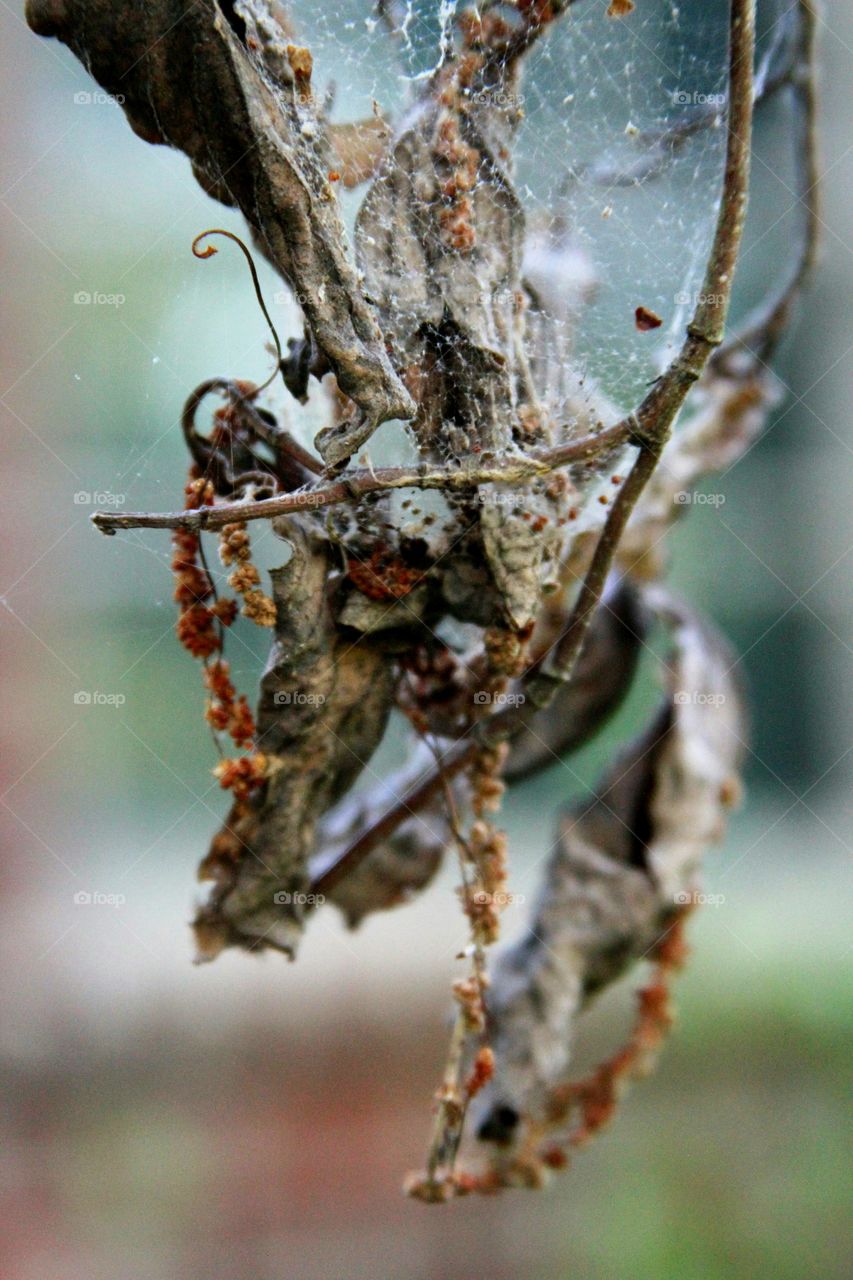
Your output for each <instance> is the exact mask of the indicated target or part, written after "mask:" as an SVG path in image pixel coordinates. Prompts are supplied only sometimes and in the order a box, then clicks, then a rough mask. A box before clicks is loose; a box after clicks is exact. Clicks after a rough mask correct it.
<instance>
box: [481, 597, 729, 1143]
mask: <svg viewBox="0 0 853 1280" xmlns="http://www.w3.org/2000/svg"><path fill="white" fill-rule="evenodd" d="M647 603H648V604H649V606H650V607H652V608H653V609H654V610H655V612H656V613H657V614H658V615H659V616H661V617H663V618H664V619H665V620H666V621H667V622H668V623H669V625H670V626H671V627H672V630H673V644H674V649H673V653H672V656H671V659H670V661H669V663H668V670H667V679H666V683H667V696H666V699H665V701H664V703H663V705H662V707H661V709H660V711H659V712H658V714H657V715H656V716H655V718H654V719H653V721H652V723H651V725H650V726H649V728H648V730H647V731H646V732H645V733H644V734H643V735H642V737H641V738H640V739H638V740H637V742H635V743H634V744H633V746H632V747H631V748H630V749H629V750H628V751H627V752H626V754H625V755H624V756H623V758H622V759H621V760H620V761H618V762H617V764H616V766H615V767H614V768H613V769H612V770H611V771H610V773H609V774H608V776H607V778H606V779H605V780H604V782H603V784H602V786H601V789H600V790H599V792H598V794H597V798H596V799H595V800H593V802H592V803H591V804H582V805H579V806H578V807H577V808H576V809H575V810H574V811H573V812H572V813H570V814H568V815H567V816H565V817H563V818H562V819H561V821H560V827H559V833H560V839H559V843H558V845H557V847H556V849H555V851H554V853H553V854H552V856H551V859H550V862H549V865H548V869H547V873H546V877H545V884H544V887H543V890H542V893H541V896H540V899H539V903H538V906H537V907H536V909H535V912H534V917H533V921H532V924H531V927H530V930H529V932H528V934H527V935H526V936H525V937H524V938H522V940H521V941H520V942H519V943H518V944H517V945H516V946H514V947H513V948H512V949H511V950H509V951H508V952H506V953H504V955H503V956H502V957H501V958H500V959H499V962H498V964H497V966H496V971H495V974H494V977H493V983H492V993H491V996H490V1001H489V1013H490V1018H491V1022H492V1026H493V1028H494V1037H493V1041H492V1043H493V1046H494V1049H495V1055H496V1071H495V1079H494V1081H493V1082H492V1084H490V1085H489V1086H488V1087H487V1089H486V1090H485V1091H484V1094H483V1098H482V1101H481V1102H480V1106H481V1113H480V1135H481V1137H483V1138H484V1139H487V1140H490V1141H496V1142H499V1143H507V1142H515V1141H517V1140H521V1132H522V1130H523V1128H524V1126H523V1125H521V1124H520V1120H521V1117H526V1118H528V1119H531V1120H532V1122H533V1123H534V1124H544V1121H545V1112H546V1106H547V1099H548V1097H549V1094H550V1091H551V1090H552V1089H553V1088H554V1087H555V1086H556V1085H557V1084H558V1083H559V1082H560V1081H561V1080H562V1079H563V1078H564V1077H565V1073H566V1069H567V1066H568V1064H569V1061H570V1058H571V1053H572V1044H573V1040H574V1036H575V1023H576V1020H577V1017H578V1015H579V1013H580V1012H581V1011H582V1010H583V1008H584V1007H585V1005H586V1004H587V1003H588V1001H589V1000H590V999H591V998H592V997H593V996H594V995H595V994H596V993H597V992H599V991H600V990H602V989H603V988H604V987H605V986H607V985H608V984H609V983H611V982H613V981H614V980H615V979H616V978H618V977H619V976H620V975H621V974H622V973H623V972H624V971H625V969H626V968H627V967H628V966H629V965H630V964H631V963H633V962H635V961H637V960H638V959H640V958H641V957H643V956H644V955H645V954H646V953H647V952H648V951H649V950H650V948H652V947H653V946H654V945H655V943H656V942H657V941H658V940H659V939H660V938H661V937H662V936H663V935H664V934H665V933H666V930H667V928H668V927H669V924H670V923H671V921H672V920H673V918H674V915H675V914H676V913H677V912H678V911H679V909H680V908H681V907H682V905H683V903H684V901H686V900H687V899H688V898H690V897H692V893H693V890H694V889H695V886H696V878H697V874H698V871H699V866H700V863H701V860H702V857H703V855H704V854H705V852H706V850H707V848H708V847H709V845H711V844H712V843H714V842H716V841H718V840H719V839H720V837H721V836H722V833H723V828H724V822H725V815H726V812H727V810H728V809H729V808H730V806H731V804H732V802H733V800H734V798H735V797H736V795H737V792H738V780H737V773H738V767H739V763H740V759H741V756H742V752H743V744H742V740H741V739H742V735H743V733H744V728H743V712H742V709H741V701H740V698H739V695H738V692H737V689H736V687H735V684H734V682H733V679H732V676H731V674H730V668H731V665H732V659H731V655H730V652H729V650H728V648H727V646H726V645H725V644H724V643H723V642H722V640H721V639H720V637H719V635H718V634H717V633H716V632H714V631H713V630H712V629H711V628H710V627H708V626H707V625H706V624H704V623H700V622H699V621H698V620H697V619H696V618H695V616H694V615H692V614H691V613H690V612H689V611H688V610H687V609H686V608H684V607H683V606H681V605H680V604H676V603H675V602H674V601H673V600H671V599H670V598H669V597H666V596H664V594H663V593H662V592H655V593H654V594H651V593H648V595H647Z"/></svg>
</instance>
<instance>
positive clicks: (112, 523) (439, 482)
mask: <svg viewBox="0 0 853 1280" xmlns="http://www.w3.org/2000/svg"><path fill="white" fill-rule="evenodd" d="M635 425H636V424H635V423H634V421H633V417H632V416H629V417H626V418H623V419H621V420H620V421H619V422H617V423H615V424H614V425H613V426H612V427H607V428H605V429H604V430H602V431H600V432H598V433H597V434H596V435H588V436H583V437H582V438H581V439H580V440H573V441H569V442H568V443H566V444H560V445H555V446H554V447H553V448H550V449H534V450H531V451H530V453H528V454H524V455H519V456H518V457H512V458H502V459H499V460H496V461H495V462H493V463H492V464H490V465H488V466H483V467H479V468H477V469H476V470H468V469H467V468H462V467H433V466H430V465H429V464H428V463H422V464H419V465H417V466H414V467H380V468H379V469H378V470H373V469H371V468H370V467H360V468H358V469H357V470H355V471H348V472H347V473H346V474H345V475H343V476H341V477H340V478H339V479H336V480H334V481H332V482H331V483H329V484H327V485H319V486H316V487H314V488H308V489H297V490H296V491H295V492H294V493H282V494H277V495H276V497H274V498H265V499H263V500H262V501H260V502H226V503H221V504H220V505H219V506H215V507H198V508H196V509H195V510H187V511H169V512H141V511H125V512H114V511H96V512H95V514H94V515H93V516H92V522H93V524H94V525H95V526H96V527H97V528H98V529H100V530H101V532H102V533H106V534H113V533H116V532H117V531H118V530H119V529H182V528H183V529H194V530H199V531H200V530H202V529H219V528H221V527H222V525H224V524H229V523H230V522H231V521H232V520H272V519H274V518H275V517H277V516H283V515H289V514H291V513H292V512H295V511H305V510H311V509H313V508H316V507H329V506H334V505H336V504H339V503H342V502H352V500H353V499H355V498H361V497H364V495H365V494H369V493H377V492H380V491H381V490H384V489H410V488H411V489H445V490H449V489H470V490H473V489H476V488H477V486H478V485H481V484H514V483H516V482H518V481H521V480H527V479H529V478H530V477H531V476H541V475H547V474H548V473H549V472H551V471H554V470H556V469H557V468H558V467H566V466H571V465H572V463H577V462H586V461H589V460H590V459H592V458H594V457H595V456H596V455H598V454H603V453H609V452H610V451H611V450H612V449H615V448H617V447H618V446H619V445H620V444H626V443H627V442H628V441H629V440H630V439H631V435H632V432H633V430H634V428H635Z"/></svg>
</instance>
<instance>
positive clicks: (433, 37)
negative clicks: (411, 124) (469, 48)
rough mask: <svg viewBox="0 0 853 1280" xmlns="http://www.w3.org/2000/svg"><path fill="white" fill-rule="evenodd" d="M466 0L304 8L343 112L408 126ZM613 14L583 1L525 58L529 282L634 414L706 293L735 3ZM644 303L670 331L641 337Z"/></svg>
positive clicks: (583, 372) (520, 148)
mask: <svg viewBox="0 0 853 1280" xmlns="http://www.w3.org/2000/svg"><path fill="white" fill-rule="evenodd" d="M470 8H471V6H470V5H466V4H464V3H462V0H398V2H397V3H389V4H387V5H384V6H383V5H380V6H377V5H376V4H374V3H372V2H371V0H337V3H335V5H334V6H332V7H331V8H329V7H322V6H316V7H314V8H313V9H311V10H310V11H308V12H305V11H299V12H298V14H297V17H298V22H299V37H300V39H302V38H304V39H305V40H306V43H309V44H310V46H311V48H312V50H313V51H314V56H315V65H316V66H317V68H318V71H319V74H320V76H321V78H322V77H323V75H324V73H326V74H327V75H328V78H329V79H330V80H331V81H332V82H333V83H334V89H333V93H334V103H333V107H332V119H333V120H336V121H355V120H359V119H365V118H369V117H370V115H371V113H372V112H373V110H374V103H375V104H377V106H378V108H379V109H380V110H381V111H382V113H383V114H384V115H385V116H386V117H387V118H388V119H389V120H390V121H391V123H392V126H399V124H400V121H401V120H403V119H405V113H406V111H407V109H409V108H410V107H411V106H412V104H413V103H415V102H416V101H417V98H418V95H419V94H421V93H423V91H424V87H425V84H426V83H427V82H428V80H429V78H430V76H431V75H432V74H433V73H434V72H435V71H436V70H438V69H439V68H440V67H441V66H442V65H444V64H445V63H446V62H447V60H448V59H449V58H451V57H452V54H453V49H454V42H455V38H456V37H455V30H456V20H457V19H458V17H459V15H460V13H461V12H463V10H465V9H470ZM500 8H501V9H502V10H504V11H506V12H507V14H512V13H513V6H510V5H505V6H500ZM606 10H607V4H606V2H605V0H576V3H575V5H573V6H572V7H571V8H570V10H569V11H568V12H567V13H566V14H564V15H563V17H562V18H560V19H559V20H558V21H556V22H555V23H554V24H553V26H552V28H551V29H550V30H549V31H548V32H547V34H546V35H545V36H544V37H543V38H541V39H540V40H539V41H538V43H537V44H536V46H535V47H534V49H533V50H532V51H531V53H530V54H529V55H528V57H527V59H526V61H525V65H524V71H523V76H522V81H521V85H520V92H519V95H518V97H519V105H520V106H521V109H522V111H523V121H522V123H521V126H520V130H519V133H518V136H517V143H516V147H515V158H514V181H515V187H516V193H517V195H518V197H519V199H520V200H521V202H522V205H523V207H524V209H525V214H526V218H527V248H526V252H525V262H524V274H525V278H526V280H527V281H528V282H529V283H530V284H531V285H532V286H533V287H534V288H535V289H536V290H537V292H541V293H542V294H543V295H544V296H545V299H546V302H547V304H548V306H549V310H550V312H551V314H552V316H553V317H554V318H555V319H556V323H557V325H558V326H562V328H563V329H564V334H563V352H562V354H563V355H565V354H566V353H568V352H569V350H570V352H571V356H570V360H569V364H570V366H571V376H572V377H574V378H576V379H577V384H578V386H577V387H575V388H574V390H575V392H577V390H578V389H580V393H581V394H582V395H584V396H585V397H586V398H588V399H589V401H590V402H592V400H593V398H594V397H595V395H596V392H598V391H600V393H602V394H603V395H604V396H605V397H606V398H607V399H609V400H610V401H611V402H612V403H613V405H614V406H615V407H616V409H617V410H618V411H624V410H625V409H627V408H630V407H631V406H632V405H633V404H634V403H635V402H636V401H637V400H638V399H639V398H640V397H641V396H642V393H643V390H644V388H645V386H646V385H647V384H648V382H649V381H650V380H651V379H653V378H654V377H655V376H656V375H657V374H658V373H659V372H660V369H661V367H662V366H663V365H664V364H665V363H666V362H667V360H668V359H669V358H670V357H671V355H672V353H673V352H674V350H675V349H676V347H677V346H678V344H679V342H680V339H681V336H682V334H683V329H684V324H685V321H686V319H687V317H688V316H689V314H690V312H691V311H692V308H693V305H694V302H695V297H696V294H697V292H698V291H699V290H700V288H701V283H702V278H703V273H704V263H705V258H706V256H707V251H708V246H709V244H710V239H711V235H712V233H713V226H714V219H715V215H716V209H717V202H718V195H719V189H720V182H721V175H722V164H723V152H724V145H725V130H724V128H722V127H721V123H722V112H723V110H724V102H725V97H724V90H725V79H726V28H727V6H726V5H725V4H722V3H718V4H707V3H701V2H699V0H687V3H681V4H674V3H670V2H666V0H664V2H661V0H655V2H654V3H652V2H651V0H638V3H637V5H636V8H635V10H634V11H633V12H632V13H631V14H630V15H629V16H628V17H626V18H624V19H614V18H610V17H608V16H607V12H606ZM392 25H393V27H394V28H395V31H396V34H392V32H391V30H390V27H391V26H392ZM362 198H363V188H362V189H360V190H359V191H357V192H356V193H353V194H351V195H349V196H348V197H346V202H347V206H348V207H347V212H348V215H349V217H350V218H352V217H353V215H354V212H355V209H356V207H357V206H358V204H359V203H360V201H361V199H362ZM638 306H642V307H645V308H647V309H648V310H650V311H652V312H654V313H655V314H656V315H658V316H659V317H660V318H661V320H662V325H661V327H660V328H659V329H656V330H654V331H652V332H644V333H641V332H639V331H638V330H637V328H636V326H635V321H634V312H635V309H636V308H637V307H638ZM563 363H565V361H563ZM584 388H586V390H584ZM557 407H558V406H556V405H552V406H551V408H552V409H557Z"/></svg>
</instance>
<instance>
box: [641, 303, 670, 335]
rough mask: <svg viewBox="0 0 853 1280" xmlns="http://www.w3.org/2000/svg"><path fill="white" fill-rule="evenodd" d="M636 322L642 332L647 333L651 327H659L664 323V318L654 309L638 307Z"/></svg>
mask: <svg viewBox="0 0 853 1280" xmlns="http://www.w3.org/2000/svg"><path fill="white" fill-rule="evenodd" d="M634 324H635V325H636V326H637V328H638V329H639V330H640V333H647V332H648V330H649V329H659V328H660V327H661V325H662V324H663V320H661V318H660V316H659V315H657V314H656V313H655V312H654V311H650V310H649V308H648V307H637V309H636V311H635V312H634Z"/></svg>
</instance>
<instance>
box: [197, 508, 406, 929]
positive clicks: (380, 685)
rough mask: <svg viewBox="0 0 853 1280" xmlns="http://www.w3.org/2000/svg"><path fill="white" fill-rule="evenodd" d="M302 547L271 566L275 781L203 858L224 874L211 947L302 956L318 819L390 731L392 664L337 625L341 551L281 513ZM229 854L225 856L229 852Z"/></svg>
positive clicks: (267, 750) (213, 907)
mask: <svg viewBox="0 0 853 1280" xmlns="http://www.w3.org/2000/svg"><path fill="white" fill-rule="evenodd" d="M278 532H280V533H281V534H282V536H285V537H286V538H287V539H288V541H290V542H291V543H292V545H293V556H292V557H291V559H290V560H289V561H288V563H287V564H286V565H285V566H284V567H283V568H281V569H278V570H274V571H273V572H272V574H271V577H272V582H273V596H274V599H275V604H276V612H277V623H276V631H275V639H274V642H273V646H272V650H271V652H270V657H269V661H268V663H267V667H266V671H265V672H264V676H263V679H262V681H261V697H260V703H259V706H258V714H257V723H258V746H259V748H260V749H262V750H263V752H264V755H265V756H266V757H267V759H268V761H269V766H268V781H267V783H266V787H265V788H264V790H263V791H262V792H261V793H260V794H259V795H258V796H257V797H253V798H252V799H251V800H250V801H248V802H247V803H245V804H244V805H243V806H242V807H241V806H238V807H237V810H236V812H234V813H232V815H231V816H230V817H229V820H228V822H227V823H226V824H225V827H224V829H223V831H222V832H221V833H220V835H219V836H217V838H216V839H215V840H214V844H213V847H212V849H211V854H210V855H208V858H207V859H206V860H205V862H204V864H203V874H204V876H205V878H208V879H210V878H213V879H215V880H216V881H217V884H216V888H215V889H214V891H213V894H212V895H211V899H210V901H209V903H208V904H207V905H206V906H205V907H204V908H202V910H201V912H200V914H199V921H198V922H197V924H198V923H199V922H200V923H201V925H202V928H203V930H204V933H205V939H206V941H207V945H209V939H210V937H211V935H212V934H213V933H215V930H216V928H218V929H219V931H220V938H221V941H222V945H239V946H243V947H247V948H249V949H256V948H258V947H267V946H272V947H277V948H279V949H280V950H283V951H286V952H288V953H289V954H291V955H292V954H293V953H294V952H295V949H296V945H297V942H298V939H299V935H300V933H301V931H302V922H303V919H304V916H305V911H306V908H307V907H309V906H311V905H313V904H312V903H311V902H310V901H309V900H308V898H307V895H308V893H309V887H310V886H309V878H308V858H309V856H310V854H311V853H312V852H313V849H314V844H315V830H316V824H317V822H318V820H319V818H320V817H321V816H322V814H324V813H325V812H326V811H327V810H328V809H329V808H330V807H331V806H332V805H333V804H334V803H335V802H336V801H337V800H339V799H340V798H341V796H343V795H344V794H345V793H346V792H347V791H348V790H349V789H350V787H351V786H352V785H353V783H354V782H355V780H356V778H357V777H358V775H359V773H360V772H361V770H362V768H363V767H364V765H365V763H366V762H367V761H368V760H369V759H370V757H371V755H372V754H373V752H374V750H375V749H376V747H377V746H378V744H379V742H380V740H381V738H382V734H383V733H384V730H385V726H386V723H387V719H388V715H389V712H390V709H391V705H392V701H393V692H394V683H393V678H392V669H391V666H390V664H389V663H388V661H387V658H386V656H385V654H383V653H382V652H381V651H379V650H378V649H377V648H375V647H372V646H371V645H369V644H368V643H367V642H366V641H365V642H362V643H360V644H353V643H352V640H351V639H349V638H348V637H347V635H346V633H345V632H342V631H341V630H340V628H339V626H338V622H337V618H336V616H335V613H334V609H333V607H332V602H331V600H330V597H329V592H328V581H329V577H330V574H331V572H332V569H333V567H334V560H333V556H332V549H331V548H330V545H329V544H328V543H327V542H326V541H325V540H322V539H321V538H319V537H318V536H317V534H316V533H315V532H314V530H313V529H312V527H311V526H310V524H308V523H307V522H304V523H303V522H300V521H298V520H292V521H287V522H284V521H282V522H280V524H279V525H278ZM223 853H224V856H221V855H222V854H223Z"/></svg>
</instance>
